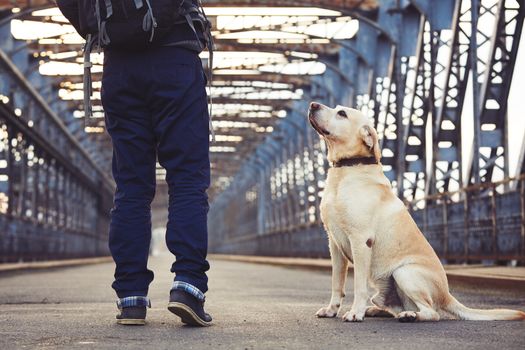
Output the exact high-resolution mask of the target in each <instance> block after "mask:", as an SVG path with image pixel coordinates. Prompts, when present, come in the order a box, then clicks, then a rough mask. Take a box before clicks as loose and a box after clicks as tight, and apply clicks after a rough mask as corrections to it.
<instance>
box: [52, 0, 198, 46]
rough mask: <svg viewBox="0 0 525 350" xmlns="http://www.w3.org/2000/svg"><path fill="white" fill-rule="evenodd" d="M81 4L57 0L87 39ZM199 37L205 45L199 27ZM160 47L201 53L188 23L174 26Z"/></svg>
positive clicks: (61, 9) (162, 39) (74, 25)
mask: <svg viewBox="0 0 525 350" xmlns="http://www.w3.org/2000/svg"><path fill="white" fill-rule="evenodd" d="M80 4H81V2H80V1H79V0H57V6H58V8H59V9H60V11H61V12H62V14H63V15H64V17H66V18H67V20H68V21H69V22H70V23H71V25H72V26H73V27H74V28H75V30H76V31H77V32H78V33H79V34H80V36H82V37H83V38H86V36H87V34H89V33H86V32H83V31H82V30H81V28H82V27H84V26H82V25H81V21H82V18H80V13H81V11H82V10H81V9H79V6H80ZM197 36H198V38H199V40H200V41H201V43H203V44H205V39H204V34H203V32H202V31H201V30H199V27H197ZM156 45H158V46H182V47H185V48H187V49H190V50H193V51H198V52H200V51H201V49H200V46H199V44H198V42H197V38H196V37H195V33H194V32H193V31H192V29H191V28H190V26H189V25H188V24H186V23H183V24H174V25H173V30H172V31H171V32H170V33H168V34H167V35H166V36H165V37H163V38H161V39H160V40H158V41H157V42H156Z"/></svg>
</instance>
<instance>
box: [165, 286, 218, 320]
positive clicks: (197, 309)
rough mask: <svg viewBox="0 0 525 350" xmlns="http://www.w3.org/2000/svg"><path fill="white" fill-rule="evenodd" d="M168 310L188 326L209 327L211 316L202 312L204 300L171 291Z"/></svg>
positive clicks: (182, 292)
mask: <svg viewBox="0 0 525 350" xmlns="http://www.w3.org/2000/svg"><path fill="white" fill-rule="evenodd" d="M168 310H170V311H171V312H173V313H174V314H175V315H177V316H179V317H180V318H181V320H182V322H183V323H186V324H188V325H190V326H200V327H207V326H211V320H212V319H211V316H210V315H209V314H207V313H206V311H204V300H202V301H201V300H199V299H197V298H196V297H194V296H193V295H191V294H189V293H186V292H185V291H183V290H180V289H173V290H172V291H171V292H170V302H169V304H168Z"/></svg>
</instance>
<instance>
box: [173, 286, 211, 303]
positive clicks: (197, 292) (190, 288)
mask: <svg viewBox="0 0 525 350" xmlns="http://www.w3.org/2000/svg"><path fill="white" fill-rule="evenodd" d="M174 289H178V290H183V291H185V292H186V293H189V294H191V295H193V296H194V297H195V298H197V299H199V300H200V301H204V299H205V296H204V293H202V292H201V291H200V289H199V288H197V287H195V286H194V285H191V284H189V283H186V282H182V281H174V282H173V286H172V287H171V290H174Z"/></svg>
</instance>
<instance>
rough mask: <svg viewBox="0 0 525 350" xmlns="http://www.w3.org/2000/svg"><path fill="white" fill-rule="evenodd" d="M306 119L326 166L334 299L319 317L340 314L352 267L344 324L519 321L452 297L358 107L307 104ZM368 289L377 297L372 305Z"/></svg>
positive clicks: (515, 315) (510, 313) (324, 210)
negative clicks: (383, 318) (382, 318)
mask: <svg viewBox="0 0 525 350" xmlns="http://www.w3.org/2000/svg"><path fill="white" fill-rule="evenodd" d="M308 119H309V121H310V124H311V125H312V127H313V128H314V129H315V130H316V131H317V133H318V134H319V135H320V136H321V138H322V139H324V141H325V143H326V146H327V150H328V152H327V158H328V161H329V162H330V163H331V164H332V166H331V167H330V169H329V170H328V175H327V180H326V187H325V189H324V194H323V198H322V200H321V205H320V211H321V219H322V221H323V224H324V227H325V229H326V232H327V234H328V241H329V248H330V255H331V262H332V297H331V300H330V303H329V304H328V306H326V307H323V308H321V309H320V310H319V311H317V313H316V315H317V316H318V317H335V316H337V314H338V313H339V310H340V308H341V303H342V300H343V297H344V289H345V288H344V286H345V282H346V276H347V269H348V262H349V261H350V262H353V265H354V301H353V304H352V307H351V309H350V311H348V312H346V313H345V314H344V315H343V320H344V321H349V322H361V321H363V320H364V318H365V315H366V316H377V315H385V314H390V315H391V316H394V317H396V318H397V319H398V320H399V321H401V322H413V321H439V319H440V313H439V312H442V311H444V312H446V313H448V314H451V315H453V316H455V318H458V319H463V320H524V319H525V313H524V312H522V311H516V310H506V309H495V310H479V309H471V308H468V307H466V306H464V305H463V304H461V303H460V302H459V301H457V300H456V298H454V297H453V296H452V295H451V294H450V292H449V288H448V281H447V276H446V274H445V270H444V268H443V266H442V265H441V262H440V261H439V259H438V257H437V255H436V253H435V252H434V250H433V249H432V247H431V246H430V244H429V243H428V241H427V240H426V239H425V237H424V236H423V234H422V233H421V231H420V230H419V228H418V227H417V225H416V223H415V222H414V220H413V219H412V217H411V216H410V213H409V212H408V210H407V209H406V207H405V205H404V204H403V202H402V201H401V200H400V199H399V198H398V197H397V196H395V195H394V193H393V192H392V189H391V184H390V181H389V180H388V179H387V178H386V176H385V175H384V174H383V170H382V165H381V162H380V160H381V150H380V149H379V143H378V136H377V133H376V131H375V129H374V128H373V126H372V125H371V124H370V121H369V119H368V118H367V117H365V116H364V115H363V114H362V113H361V112H360V111H358V110H356V109H352V108H347V107H341V106H337V107H336V108H335V109H332V108H329V107H327V106H325V105H322V104H320V103H315V102H312V103H311V104H310V108H309V111H308ZM369 287H370V288H372V289H373V290H375V292H376V293H375V295H374V296H373V297H372V298H371V299H369V297H368V296H369V295H370V294H369V290H368V289H369ZM369 300H370V301H371V303H372V306H370V303H369Z"/></svg>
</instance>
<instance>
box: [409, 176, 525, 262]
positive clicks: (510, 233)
mask: <svg viewBox="0 0 525 350" xmlns="http://www.w3.org/2000/svg"><path fill="white" fill-rule="evenodd" d="M524 182H525V174H523V175H521V176H519V177H516V178H507V179H505V180H502V181H499V182H494V183H481V184H477V185H474V186H469V187H466V188H462V189H460V190H458V191H454V192H445V193H438V194H435V195H432V196H427V197H424V198H421V199H418V200H415V201H413V202H411V203H406V204H407V206H408V207H409V208H410V210H411V212H412V216H413V218H414V220H415V221H416V222H417V224H418V226H419V227H420V228H421V230H422V231H423V232H424V234H425V236H426V237H427V239H428V240H429V241H430V243H431V245H432V246H433V248H434V249H435V250H436V252H437V253H438V255H439V256H440V257H442V258H444V259H449V260H454V261H473V260H483V259H490V260H502V261H508V260H519V261H522V262H523V261H525V196H524V195H525V193H524V185H525V183H524ZM510 189H514V190H510Z"/></svg>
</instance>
